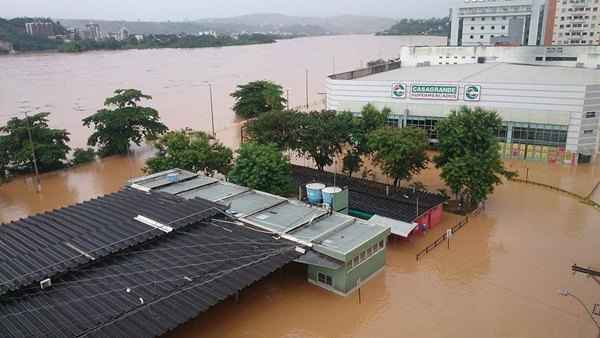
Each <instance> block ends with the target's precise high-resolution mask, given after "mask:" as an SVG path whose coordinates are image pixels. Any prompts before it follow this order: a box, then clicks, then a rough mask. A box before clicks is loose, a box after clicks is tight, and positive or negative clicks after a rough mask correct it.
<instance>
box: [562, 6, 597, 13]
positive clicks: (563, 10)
mask: <svg viewBox="0 0 600 338" xmlns="http://www.w3.org/2000/svg"><path fill="white" fill-rule="evenodd" d="M597 11H598V7H594V8H590V7H586V8H583V7H581V8H563V9H561V12H562V13H566V12H597Z"/></svg>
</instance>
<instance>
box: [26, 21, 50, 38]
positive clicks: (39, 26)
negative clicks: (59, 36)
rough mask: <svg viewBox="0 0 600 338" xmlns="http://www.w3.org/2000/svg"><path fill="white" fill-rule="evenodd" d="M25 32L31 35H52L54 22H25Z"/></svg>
mask: <svg viewBox="0 0 600 338" xmlns="http://www.w3.org/2000/svg"><path fill="white" fill-rule="evenodd" d="M25 32H27V34H29V35H32V36H40V37H48V36H51V35H54V34H55V32H54V23H52V22H41V21H35V22H28V23H26V24H25Z"/></svg>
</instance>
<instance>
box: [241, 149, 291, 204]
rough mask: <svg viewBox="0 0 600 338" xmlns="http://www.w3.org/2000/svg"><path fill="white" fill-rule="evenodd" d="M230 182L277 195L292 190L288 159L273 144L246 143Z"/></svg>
mask: <svg viewBox="0 0 600 338" xmlns="http://www.w3.org/2000/svg"><path fill="white" fill-rule="evenodd" d="M237 153H238V156H237V158H236V160H235V166H234V167H233V170H231V172H230V173H229V180H230V181H231V182H233V183H237V184H240V185H243V186H246V187H249V188H252V189H257V190H261V191H265V192H268V193H272V194H276V195H286V194H288V193H289V192H290V191H291V190H292V178H291V177H292V176H291V168H290V163H289V161H288V159H287V158H286V157H285V156H283V155H282V154H281V152H280V151H279V149H277V147H276V146H275V145H273V144H258V143H253V142H250V143H246V144H243V145H242V146H241V147H240V149H239V150H238V151H237Z"/></svg>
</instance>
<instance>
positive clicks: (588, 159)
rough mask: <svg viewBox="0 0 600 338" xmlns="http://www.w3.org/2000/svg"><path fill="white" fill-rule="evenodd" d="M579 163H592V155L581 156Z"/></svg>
mask: <svg viewBox="0 0 600 338" xmlns="http://www.w3.org/2000/svg"><path fill="white" fill-rule="evenodd" d="M577 162H578V163H591V162H592V155H585V154H579V156H578V158H577Z"/></svg>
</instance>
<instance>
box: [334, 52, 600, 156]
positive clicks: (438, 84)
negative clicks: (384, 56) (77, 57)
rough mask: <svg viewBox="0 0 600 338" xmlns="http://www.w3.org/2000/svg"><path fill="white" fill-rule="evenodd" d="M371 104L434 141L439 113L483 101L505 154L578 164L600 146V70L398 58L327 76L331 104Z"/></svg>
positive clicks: (343, 107)
mask: <svg viewBox="0 0 600 338" xmlns="http://www.w3.org/2000/svg"><path fill="white" fill-rule="evenodd" d="M368 103H371V104H373V105H375V106H376V107H378V108H380V109H381V108H383V107H388V108H390V109H391V111H392V114H391V116H390V120H389V123H390V124H391V125H393V126H397V127H407V126H412V127H419V128H423V129H425V130H426V131H427V133H428V135H429V138H430V140H431V142H432V143H436V142H437V134H436V131H435V126H436V124H437V122H438V121H439V120H441V119H443V118H444V117H446V116H448V115H449V114H450V112H451V111H453V110H456V109H458V108H460V107H461V106H469V107H477V106H480V107H482V108H484V109H489V110H494V111H496V112H498V114H499V115H500V116H501V117H502V119H503V121H504V126H503V128H502V129H501V131H500V133H499V135H498V138H499V141H500V143H501V148H502V153H503V156H504V157H506V158H522V159H528V160H542V161H550V162H563V163H568V164H576V163H581V162H588V161H591V160H594V159H595V157H596V155H597V153H598V151H599V147H598V145H599V143H600V142H599V141H600V140H599V137H600V135H599V132H598V129H599V124H600V123H599V121H600V120H599V117H600V70H595V69H589V68H588V69H584V68H576V67H558V66H539V65H525V64H513V63H483V64H477V63H475V64H450V65H434V66H429V65H427V64H425V65H423V66H422V67H402V65H401V63H400V62H395V63H390V64H387V65H384V66H378V67H375V68H367V69H361V70H355V71H351V72H346V73H341V74H334V75H331V76H330V77H329V78H328V79H327V108H328V109H332V110H337V111H351V112H354V113H358V112H360V111H361V109H362V107H363V106H365V105H366V104H368Z"/></svg>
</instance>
